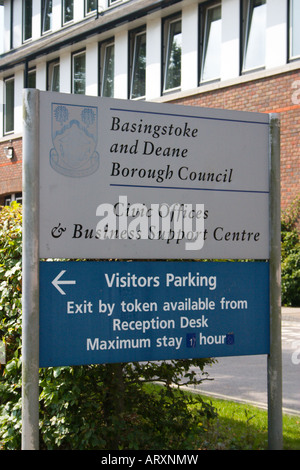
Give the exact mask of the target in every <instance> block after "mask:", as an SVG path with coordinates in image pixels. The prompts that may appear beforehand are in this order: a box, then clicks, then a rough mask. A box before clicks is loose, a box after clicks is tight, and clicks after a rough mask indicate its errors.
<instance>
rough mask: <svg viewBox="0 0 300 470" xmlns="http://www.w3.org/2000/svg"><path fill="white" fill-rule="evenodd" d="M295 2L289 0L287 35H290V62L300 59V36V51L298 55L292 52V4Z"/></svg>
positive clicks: (288, 53)
mask: <svg viewBox="0 0 300 470" xmlns="http://www.w3.org/2000/svg"><path fill="white" fill-rule="evenodd" d="M293 3H294V0H288V15H287V17H288V31H287V35H288V41H287V43H288V50H287V56H288V61H289V62H293V61H295V60H299V59H300V38H299V52H298V54H297V55H293V53H292V48H293V26H294V25H293V22H292V19H293V18H294V17H293V16H292V14H293V9H292V5H293ZM298 22H299V28H298V31H299V32H298V34H299V35H300V18H299V20H298Z"/></svg>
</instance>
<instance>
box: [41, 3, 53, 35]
mask: <svg viewBox="0 0 300 470" xmlns="http://www.w3.org/2000/svg"><path fill="white" fill-rule="evenodd" d="M51 28H52V0H42V33H46V32H47V31H51Z"/></svg>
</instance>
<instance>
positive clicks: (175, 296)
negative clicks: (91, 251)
mask: <svg viewBox="0 0 300 470" xmlns="http://www.w3.org/2000/svg"><path fill="white" fill-rule="evenodd" d="M268 353H269V264H268V263H266V262H248V263H247V262H194V261H192V262H183V261H170V262H166V261H163V262H159V261H151V262H149V261H147V262H143V261H141V262H139V261H134V262H121V261H120V262H114V261H111V262H109V261H92V262H82V261H79V262H73V261H66V262H55V261H54V262H45V261H41V262H40V367H52V366H68V365H84V364H105V363H116V362H136V361H156V360H167V359H190V358H202V357H221V356H239V355H258V354H268Z"/></svg>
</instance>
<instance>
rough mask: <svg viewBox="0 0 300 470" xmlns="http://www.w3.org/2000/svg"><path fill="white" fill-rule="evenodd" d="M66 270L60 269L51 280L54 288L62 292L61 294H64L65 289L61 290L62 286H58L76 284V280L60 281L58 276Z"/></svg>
mask: <svg viewBox="0 0 300 470" xmlns="http://www.w3.org/2000/svg"><path fill="white" fill-rule="evenodd" d="M65 272H66V270H64V269H63V270H62V271H60V273H59V274H58V275H57V276H56V278H55V279H53V281H52V284H53V285H54V287H56V289H57V290H58V291H59V292H60V293H61V294H62V295H66V293H65V291H64V290H62V288H61V287H60V285H61V284H76V281H61V280H60V278H61V277H62V275H63V274H64V273H65Z"/></svg>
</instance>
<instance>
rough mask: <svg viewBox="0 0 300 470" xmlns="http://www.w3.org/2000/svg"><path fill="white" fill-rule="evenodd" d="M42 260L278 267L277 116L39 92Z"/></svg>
mask: <svg viewBox="0 0 300 470" xmlns="http://www.w3.org/2000/svg"><path fill="white" fill-rule="evenodd" d="M38 112H39V116H40V117H41V118H40V122H39V127H40V130H39V133H40V136H41V137H40V139H39V155H40V160H39V187H40V194H39V206H40V210H39V213H40V216H39V220H40V222H39V227H40V228H39V230H40V248H39V249H40V257H41V258H48V257H55V258H76V259H78V258H93V259H95V258H99V259H101V258H102V259H108V258H115V259H117V258H119V259H125V258H126V259H128V258H129V259H141V258H143V259H170V258H173V259H200V258H201V259H203V258H210V259H211V258H214V259H221V258H223V259H224V258H225V259H245V258H247V259H250V258H251V259H268V258H269V220H268V210H269V169H268V154H269V117H268V115H266V114H258V113H245V112H238V111H228V110H215V109H205V108H198V107H191V106H189V107H187V106H174V105H170V104H158V103H146V102H135V101H124V100H115V99H109V98H99V97H88V96H80V95H68V94H58V93H53V92H52V93H50V92H40V93H39V111H38Z"/></svg>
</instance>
